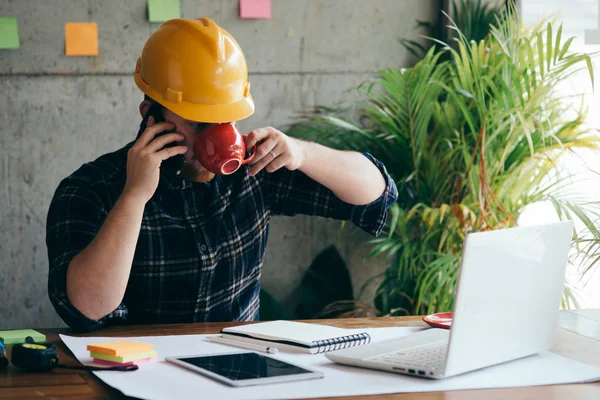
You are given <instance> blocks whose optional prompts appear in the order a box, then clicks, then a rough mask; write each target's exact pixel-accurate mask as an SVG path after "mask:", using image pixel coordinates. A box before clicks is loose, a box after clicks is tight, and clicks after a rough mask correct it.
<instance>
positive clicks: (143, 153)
mask: <svg viewBox="0 0 600 400" xmlns="http://www.w3.org/2000/svg"><path fill="white" fill-rule="evenodd" d="M174 128H175V124H173V123H171V122H160V123H158V124H154V117H150V118H148V126H147V128H146V130H145V131H144V133H142V135H141V136H140V138H139V139H138V140H137V142H135V144H134V145H133V146H132V147H131V149H129V151H128V152H127V181H126V182H125V188H124V189H123V195H126V196H128V197H132V198H135V199H138V200H139V201H143V203H144V204H146V203H147V202H148V200H150V198H152V195H154V192H155V191H156V188H157V187H158V182H159V180H160V165H161V163H162V162H163V161H164V160H166V159H167V158H170V157H173V156H176V155H178V154H185V152H186V151H187V147H186V146H174V147H169V148H164V147H165V146H166V145H167V144H169V143H173V142H177V141H182V140H183V139H184V136H183V135H182V134H180V133H168V134H166V135H162V136H160V137H158V138H156V139H155V137H156V135H157V134H158V133H160V132H163V131H165V130H168V129H174Z"/></svg>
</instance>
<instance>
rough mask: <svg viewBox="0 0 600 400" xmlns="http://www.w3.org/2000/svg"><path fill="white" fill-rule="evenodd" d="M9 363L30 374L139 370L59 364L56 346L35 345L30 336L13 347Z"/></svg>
mask: <svg viewBox="0 0 600 400" xmlns="http://www.w3.org/2000/svg"><path fill="white" fill-rule="evenodd" d="M10 361H11V362H12V363H13V365H14V366H15V367H17V368H22V369H25V370H27V371H30V372H44V371H50V370H51V369H54V368H69V369H81V370H86V371H135V370H137V369H138V368H139V367H138V366H137V365H124V366H114V367H106V368H105V367H90V366H79V365H64V364H59V363H58V353H57V352H56V345H54V344H52V343H35V342H34V340H33V338H32V337H31V336H27V338H25V343H19V344H15V345H13V348H12V355H11V357H10Z"/></svg>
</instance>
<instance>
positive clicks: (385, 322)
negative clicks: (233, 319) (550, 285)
mask: <svg viewBox="0 0 600 400" xmlns="http://www.w3.org/2000/svg"><path fill="white" fill-rule="evenodd" d="M577 321H579V322H580V323H578V322H577ZM310 322H311V323H322V324H327V325H333V326H339V327H343V328H365V327H385V326H422V325H424V323H423V322H422V321H421V318H420V317H394V318H356V319H331V320H312V321H310ZM232 325H239V323H208V324H200V323H198V324H176V325H146V326H129V327H113V328H107V329H105V330H102V331H99V332H93V333H90V334H84V335H76V336H114V337H119V336H121V337H122V336H153V335H183V334H206V333H217V332H218V331H219V330H220V329H221V328H224V327H227V326H232ZM560 325H561V326H564V327H565V328H567V329H564V328H558V330H557V336H556V340H555V344H554V347H553V348H552V351H553V352H555V353H557V354H560V355H562V356H565V357H569V358H572V359H575V360H578V361H582V362H585V363H587V364H591V365H594V366H598V367H600V340H598V339H597V338H595V337H594V335H593V334H591V335H589V334H588V332H590V331H592V333H593V332H594V329H595V332H598V333H600V310H596V311H592V312H591V313H587V314H586V313H577V312H573V313H571V312H562V315H561V323H560ZM579 326H583V327H584V329H583V330H581V329H580V328H579ZM37 330H39V331H40V332H42V333H44V334H46V335H47V340H48V341H49V342H52V343H55V344H56V345H57V347H58V352H59V358H60V362H61V363H64V364H69V365H78V364H79V363H78V362H77V360H76V359H75V357H74V356H73V354H72V353H71V352H70V351H69V350H68V349H67V347H66V346H65V345H64V344H63V343H62V342H61V341H60V339H59V337H58V334H59V333H66V334H71V333H70V331H69V329H37ZM577 332H580V333H577ZM581 333H583V334H581ZM586 334H588V336H584V335H586ZM598 337H599V338H600V335H599V336H598ZM7 347H8V355H9V357H10V350H11V346H7ZM40 398H44V399H124V398H127V397H126V396H124V395H122V394H121V393H120V392H118V391H116V390H114V389H112V388H111V387H109V386H107V385H106V384H104V383H103V382H102V381H100V380H99V379H97V378H96V377H95V376H94V375H93V374H92V373H91V372H88V371H77V370H70V369H54V370H52V371H50V372H46V373H26V372H23V371H19V370H17V369H16V368H14V367H13V366H12V365H9V366H8V367H7V368H6V369H4V370H1V371H0V399H40ZM349 398H352V399H398V400H415V399H420V400H442V399H444V400H466V399H477V400H488V399H489V400H491V399H494V400H496V399H509V398H510V399H527V400H533V399H540V400H542V399H544V400H546V399H578V400H584V399H589V400H591V399H594V400H597V399H600V383H593V384H574V385H552V386H538V387H528V388H509V389H480V390H463V391H448V392H430V393H398V394H391V395H376V396H357V397H336V398H335V399H349Z"/></svg>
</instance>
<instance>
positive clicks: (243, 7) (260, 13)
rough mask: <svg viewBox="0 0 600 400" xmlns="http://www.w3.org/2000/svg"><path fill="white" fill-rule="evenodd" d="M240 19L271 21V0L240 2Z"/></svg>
mask: <svg viewBox="0 0 600 400" xmlns="http://www.w3.org/2000/svg"><path fill="white" fill-rule="evenodd" d="M240 17H242V18H254V19H270V18H271V0H240Z"/></svg>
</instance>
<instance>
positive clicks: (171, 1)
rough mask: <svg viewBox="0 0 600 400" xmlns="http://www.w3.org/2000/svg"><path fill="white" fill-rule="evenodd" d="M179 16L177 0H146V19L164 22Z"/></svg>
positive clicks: (179, 10)
mask: <svg viewBox="0 0 600 400" xmlns="http://www.w3.org/2000/svg"><path fill="white" fill-rule="evenodd" d="M174 18H181V9H180V8H179V0H148V21H150V22H165V21H168V20H170V19H174Z"/></svg>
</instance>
